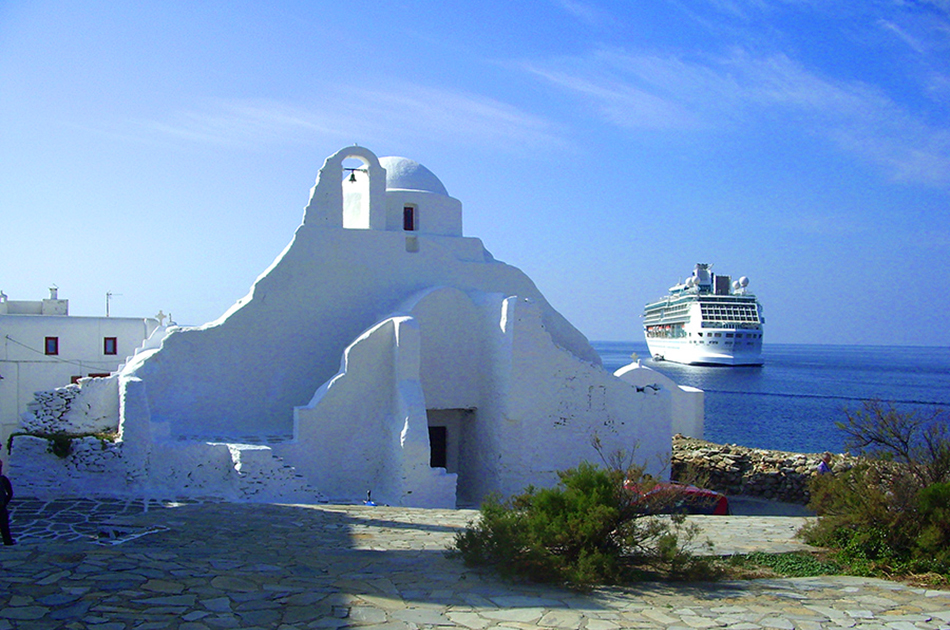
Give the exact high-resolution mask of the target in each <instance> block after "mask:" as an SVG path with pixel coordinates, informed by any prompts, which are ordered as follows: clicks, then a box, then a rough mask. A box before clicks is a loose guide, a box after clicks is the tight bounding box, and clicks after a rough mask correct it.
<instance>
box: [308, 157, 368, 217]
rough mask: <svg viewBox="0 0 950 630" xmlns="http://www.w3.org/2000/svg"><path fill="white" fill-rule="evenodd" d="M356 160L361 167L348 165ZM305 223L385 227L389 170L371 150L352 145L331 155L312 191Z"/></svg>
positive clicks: (325, 162)
mask: <svg viewBox="0 0 950 630" xmlns="http://www.w3.org/2000/svg"><path fill="white" fill-rule="evenodd" d="M349 159H356V160H359V162H360V163H362V165H363V166H362V167H361V168H360V167H358V168H355V169H352V168H346V167H344V165H343V162H344V161H345V160H349ZM304 224H305V225H308V224H309V225H314V224H316V225H321V226H324V227H339V228H347V229H369V230H385V229H386V169H384V168H383V167H382V166H381V165H380V163H379V158H377V157H376V154H374V153H373V152H372V151H370V150H369V149H367V148H364V147H361V146H358V145H353V146H351V147H346V148H344V149H340V150H339V151H337V152H336V153H334V154H333V155H331V156H330V157H328V158H327V159H326V160H325V161H324V163H323V166H322V167H321V168H320V172H319V173H318V174H317V182H316V184H314V187H313V188H312V189H311V191H310V203H309V204H308V205H307V208H306V210H305V212H304Z"/></svg>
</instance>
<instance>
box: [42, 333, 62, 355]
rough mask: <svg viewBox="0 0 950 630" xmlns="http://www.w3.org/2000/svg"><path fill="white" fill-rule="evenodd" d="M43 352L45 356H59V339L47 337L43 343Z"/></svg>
mask: <svg viewBox="0 0 950 630" xmlns="http://www.w3.org/2000/svg"><path fill="white" fill-rule="evenodd" d="M43 351H44V352H45V353H46V355H47V356H53V355H57V354H59V337H47V338H46V339H45V340H44V342H43Z"/></svg>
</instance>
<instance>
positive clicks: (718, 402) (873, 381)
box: [592, 341, 950, 453]
mask: <svg viewBox="0 0 950 630" xmlns="http://www.w3.org/2000/svg"><path fill="white" fill-rule="evenodd" d="M592 345H593V346H594V349H595V350H597V352H598V353H599V354H600V356H601V358H602V359H603V361H604V367H605V368H606V369H607V370H609V371H611V372H613V371H614V370H616V369H617V368H620V367H622V366H624V365H626V364H628V363H630V355H631V353H634V352H635V353H636V354H637V356H638V357H639V358H640V359H641V361H642V363H643V365H645V366H647V367H650V368H652V369H655V370H657V371H659V372H662V373H663V374H665V375H667V376H669V377H670V378H672V379H673V380H674V381H676V382H677V383H678V384H680V385H691V386H693V387H698V388H699V389H702V390H703V391H705V392H706V396H705V398H706V435H705V438H706V439H707V440H710V441H712V442H716V443H720V444H740V445H742V446H750V447H754V448H766V449H776V450H785V451H792V452H805V453H814V452H821V451H825V450H830V451H834V452H842V451H843V450H844V449H845V445H844V439H845V436H844V435H843V434H842V433H841V431H840V430H838V429H837V428H836V427H835V422H843V421H845V420H846V419H847V418H846V413H847V412H848V411H855V410H858V409H860V408H861V404H862V402H863V401H865V400H869V399H872V398H876V399H879V400H882V401H888V402H892V403H894V405H895V406H896V407H898V408H899V409H901V410H905V411H910V410H919V411H921V412H932V411H933V410H934V409H936V408H941V409H944V410H950V348H919V347H891V346H819V345H791V344H766V345H765V346H764V349H763V356H764V357H765V365H764V366H762V367H705V366H703V367H700V366H687V365H678V364H676V363H668V362H663V361H653V360H652V359H650V358H648V357H649V356H650V353H649V351H648V350H647V345H646V342H635V341H631V342H617V341H595V342H592Z"/></svg>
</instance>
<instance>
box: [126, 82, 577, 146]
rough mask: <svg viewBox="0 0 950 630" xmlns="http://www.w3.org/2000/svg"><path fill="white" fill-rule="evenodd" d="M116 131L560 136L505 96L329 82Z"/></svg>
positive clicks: (148, 135)
mask: <svg viewBox="0 0 950 630" xmlns="http://www.w3.org/2000/svg"><path fill="white" fill-rule="evenodd" d="M121 133H124V134H125V135H129V136H137V137H139V138H140V139H142V140H146V141H155V142H177V141H188V142H196V143H204V144H217V145H222V146H251V145H254V144H262V143H271V144H280V143H297V142H312V141H313V139H314V138H315V137H320V138H326V137H329V138H333V139H335V140H340V139H343V140H345V141H353V140H360V141H361V142H373V141H380V140H383V139H386V140H389V139H401V138H412V137H418V136H420V135H424V136H427V137H430V138H433V140H434V141H437V140H438V139H440V138H441V139H444V140H446V141H449V142H452V143H456V144H462V145H466V146H473V145H489V146H492V147H493V148H500V149H504V148H505V147H508V148H512V149H514V148H524V147H527V148H531V149H537V148H543V147H551V146H555V145H560V144H562V143H563V141H562V140H561V139H560V135H561V134H560V132H559V129H558V128H557V126H556V125H555V124H553V123H552V122H550V121H548V120H546V119H544V118H542V117H540V116H536V115H534V114H530V113H527V112H524V111H522V110H520V109H518V108H516V107H514V106H512V105H509V104H507V103H504V102H501V101H498V100H495V99H491V98H487V97H483V96H479V95H475V94H470V93H465V92H457V91H451V90H444V89H439V88H432V87H428V86H421V85H415V84H409V83H397V84H389V85H386V86H381V87H374V88H362V87H335V88H333V89H329V88H328V89H327V91H326V92H324V93H323V94H322V95H321V98H320V99H319V101H318V102H315V103H312V104H300V103H295V104H289V103H285V102H281V101H276V100H263V99H215V100H209V101H206V102H203V103H200V104H197V105H195V106H193V107H192V108H190V109H187V110H182V111H178V112H175V113H173V114H171V115H169V116H167V117H165V118H162V119H150V120H138V121H134V122H133V123H131V124H129V125H126V126H125V127H123V129H122V130H121Z"/></svg>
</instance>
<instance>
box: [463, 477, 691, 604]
mask: <svg viewBox="0 0 950 630" xmlns="http://www.w3.org/2000/svg"><path fill="white" fill-rule="evenodd" d="M631 475H632V476H633V477H632V478H633V479H634V481H635V482H637V483H638V484H639V487H641V488H642V487H644V486H646V485H648V484H649V483H650V480H649V479H648V478H645V476H644V475H643V471H642V469H639V468H628V470H626V471H623V470H621V469H619V468H613V469H607V470H605V469H601V468H599V467H597V466H594V465H592V464H588V463H582V464H581V465H579V466H578V467H577V468H573V469H571V470H568V471H565V472H560V473H559V477H560V483H559V485H558V486H557V487H555V488H544V489H536V488H533V487H529V488H527V489H526V490H525V492H524V493H522V494H520V495H517V496H515V497H512V498H511V499H509V500H508V501H505V502H502V501H500V500H499V499H498V497H490V498H489V499H488V500H486V501H485V502H484V504H483V505H482V507H481V518H480V520H479V521H478V522H476V523H472V524H470V525H469V527H468V528H466V529H465V530H463V531H462V532H460V533H458V534H457V535H456V538H455V546H454V548H455V550H456V551H457V552H458V553H459V554H460V555H461V556H462V559H463V560H464V561H465V562H466V564H469V565H481V566H491V567H494V568H495V569H497V570H498V571H499V572H500V573H502V574H503V575H507V576H522V577H527V578H529V579H532V580H535V581H540V582H558V583H566V584H570V585H573V586H577V587H588V586H591V585H593V584H600V583H617V582H622V581H624V580H626V579H629V578H630V577H631V576H633V575H634V571H633V566H632V565H633V563H632V560H633V559H639V560H641V561H645V560H650V561H654V562H662V563H663V564H664V566H665V567H666V569H667V571H668V572H670V573H672V574H676V575H688V574H690V573H692V572H695V571H700V570H702V567H704V566H705V564H704V563H703V561H702V560H700V559H698V558H696V557H695V556H693V555H692V554H691V553H690V552H689V551H688V550H687V549H686V546H685V544H684V543H686V544H688V542H690V541H691V540H692V537H693V536H694V535H695V530H692V529H690V528H685V527H683V519H682V518H678V519H677V518H674V519H672V520H660V519H656V518H651V517H645V516H644V515H643V513H642V509H641V507H642V503H641V507H635V506H634V501H633V499H634V497H635V493H636V491H634V490H631V489H630V485H629V484H627V483H625V482H626V481H628V480H630V479H631Z"/></svg>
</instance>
